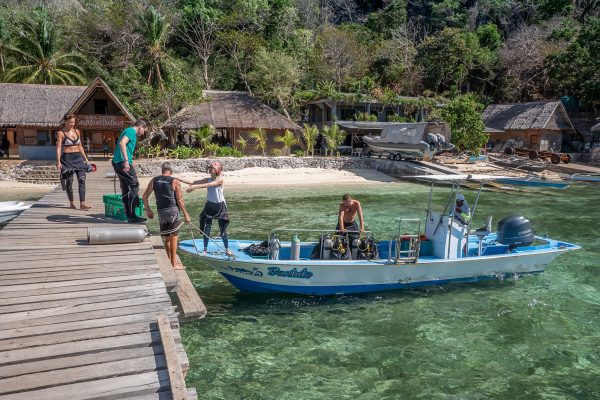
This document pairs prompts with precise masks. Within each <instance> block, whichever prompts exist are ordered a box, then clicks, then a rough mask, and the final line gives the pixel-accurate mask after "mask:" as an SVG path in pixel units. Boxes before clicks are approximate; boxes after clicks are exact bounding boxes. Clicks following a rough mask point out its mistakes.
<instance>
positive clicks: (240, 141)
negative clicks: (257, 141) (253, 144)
mask: <svg viewBox="0 0 600 400" xmlns="http://www.w3.org/2000/svg"><path fill="white" fill-rule="evenodd" d="M237 144H238V145H239V146H240V147H241V148H242V154H244V153H245V152H246V146H248V141H247V140H246V139H244V138H243V137H241V136H240V137H239V138H238V140H237Z"/></svg>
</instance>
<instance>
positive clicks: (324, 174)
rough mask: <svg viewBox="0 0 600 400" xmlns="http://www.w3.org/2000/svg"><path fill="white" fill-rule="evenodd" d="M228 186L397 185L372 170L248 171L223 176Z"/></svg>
mask: <svg viewBox="0 0 600 400" xmlns="http://www.w3.org/2000/svg"><path fill="white" fill-rule="evenodd" d="M175 176H178V177H181V178H184V179H189V180H198V179H202V178H207V177H208V176H209V175H208V174H203V173H187V174H175ZM223 177H224V178H225V184H226V185H227V187H233V188H237V189H239V188H242V187H245V188H249V189H250V188H268V187H309V186H324V185H325V186H331V185H372V184H381V183H397V182H399V181H398V180H397V179H394V178H392V177H390V176H388V175H386V174H384V173H382V172H377V171H371V170H354V171H342V170H333V169H322V168H293V169H292V168H281V169H279V168H259V167H254V168H245V169H242V170H238V171H229V172H225V173H224V174H223ZM150 179H151V177H141V178H140V185H141V187H142V188H145V187H146V186H147V185H148V182H149V181H150Z"/></svg>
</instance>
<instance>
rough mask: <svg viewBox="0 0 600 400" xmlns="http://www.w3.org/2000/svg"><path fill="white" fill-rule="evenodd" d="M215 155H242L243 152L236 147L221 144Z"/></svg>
mask: <svg viewBox="0 0 600 400" xmlns="http://www.w3.org/2000/svg"><path fill="white" fill-rule="evenodd" d="M216 156H217V157H242V156H243V154H242V152H241V151H239V150H238V149H234V148H232V147H227V146H222V147H219V148H218V149H217V152H216Z"/></svg>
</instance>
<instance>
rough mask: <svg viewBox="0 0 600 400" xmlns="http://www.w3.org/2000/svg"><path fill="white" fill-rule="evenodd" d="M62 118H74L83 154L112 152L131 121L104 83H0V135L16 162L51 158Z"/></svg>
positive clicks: (132, 119)
mask: <svg viewBox="0 0 600 400" xmlns="http://www.w3.org/2000/svg"><path fill="white" fill-rule="evenodd" d="M65 114H75V115H76V116H77V125H76V128H77V129H79V130H80V131H81V134H82V140H83V143H84V145H85V146H86V147H87V149H88V151H89V150H91V151H93V152H102V148H103V143H104V142H105V141H106V143H107V144H108V146H109V149H110V151H111V152H112V150H114V146H115V142H116V139H117V138H118V136H119V134H120V133H121V131H122V130H123V129H124V128H126V127H127V126H128V125H130V124H132V123H133V122H134V117H133V115H131V113H130V112H129V111H127V109H126V108H125V107H124V106H123V104H122V103H121V102H120V101H119V100H118V99H117V97H116V96H115V95H114V93H113V92H112V91H111V90H110V88H109V87H108V86H107V85H106V83H105V82H104V81H103V80H102V79H100V78H96V79H94V81H93V82H92V83H91V84H90V85H89V86H62V85H37V84H22V83H0V133H2V132H5V133H6V134H7V135H8V140H9V142H10V154H11V155H19V158H21V159H38V160H51V159H54V158H56V149H55V145H56V131H58V130H59V129H60V123H61V120H62V118H63V116H64V115H65Z"/></svg>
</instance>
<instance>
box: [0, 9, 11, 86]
mask: <svg viewBox="0 0 600 400" xmlns="http://www.w3.org/2000/svg"><path fill="white" fill-rule="evenodd" d="M8 26H9V25H8V21H7V20H6V18H4V16H2V15H1V14H0V74H3V73H4V71H5V69H6V65H5V64H6V55H7V53H8V52H9V47H8V44H9V43H10V31H9V29H8Z"/></svg>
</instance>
